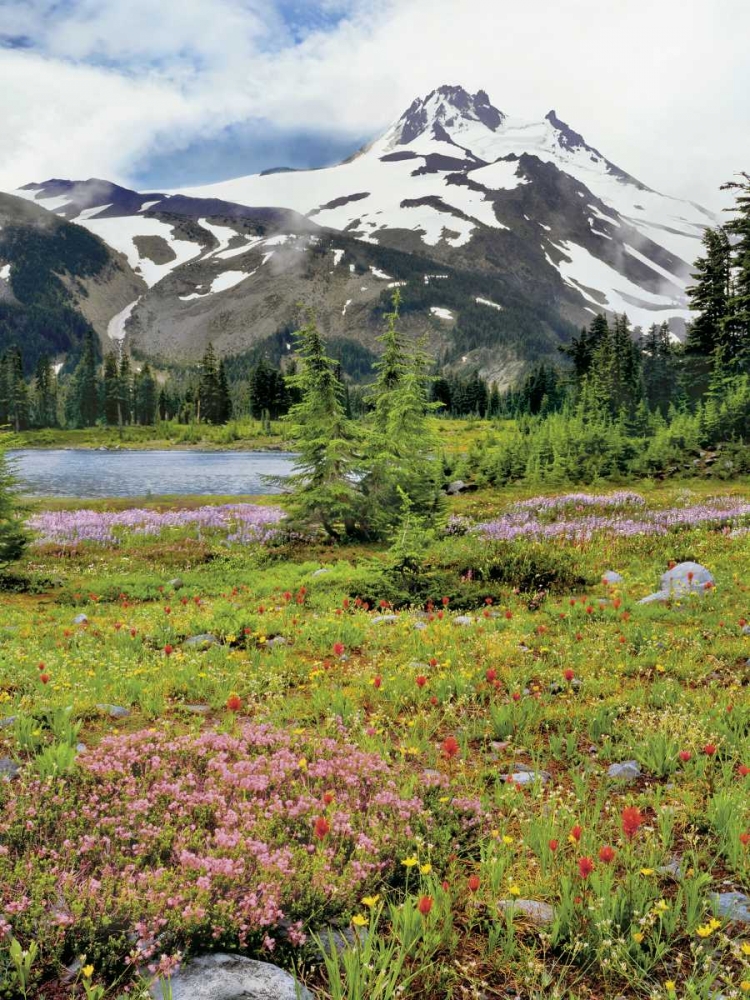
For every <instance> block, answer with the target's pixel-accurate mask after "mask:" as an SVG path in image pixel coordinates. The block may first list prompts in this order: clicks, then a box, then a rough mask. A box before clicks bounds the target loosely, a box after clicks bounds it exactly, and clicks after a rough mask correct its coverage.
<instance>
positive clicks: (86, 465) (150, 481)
mask: <svg viewBox="0 0 750 1000" xmlns="http://www.w3.org/2000/svg"><path fill="white" fill-rule="evenodd" d="M8 457H9V458H10V459H11V463H12V467H13V469H14V472H15V475H16V477H17V478H18V479H19V480H20V483H21V487H22V490H23V492H24V493H25V494H26V495H28V496H35V497H76V498H83V499H85V498H89V497H145V496H149V495H152V496H162V495H164V494H172V493H173V494H179V495H184V494H190V493H194V494H198V495H200V496H216V495H224V494H228V495H240V494H253V493H278V492H280V487H278V486H274V485H270V484H269V483H268V482H266V481H265V480H264V478H263V477H264V476H285V475H287V474H288V473H289V472H290V471H291V468H292V464H293V462H294V455H293V454H290V453H288V452H279V451H177V450H174V451H125V450H123V451H95V450H92V449H88V450H87V449H83V448H81V449H72V448H70V449H56V450H36V449H28V450H22V451H11V452H8Z"/></svg>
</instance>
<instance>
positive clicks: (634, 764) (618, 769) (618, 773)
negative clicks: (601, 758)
mask: <svg viewBox="0 0 750 1000" xmlns="http://www.w3.org/2000/svg"><path fill="white" fill-rule="evenodd" d="M640 776H641V765H640V764H639V763H638V761H637V760H624V761H622V763H621V764H611V765H610V766H609V768H607V777H608V778H613V779H614V780H615V781H636V780H637V779H638V778H640Z"/></svg>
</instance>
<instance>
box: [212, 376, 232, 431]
mask: <svg viewBox="0 0 750 1000" xmlns="http://www.w3.org/2000/svg"><path fill="white" fill-rule="evenodd" d="M231 416H232V397H231V395H230V394H229V382H228V380H227V372H226V368H225V367H224V362H223V361H220V362H219V371H218V374H217V378H216V421H215V422H216V423H217V424H225V423H226V422H227V421H228V420H229V419H230V417H231Z"/></svg>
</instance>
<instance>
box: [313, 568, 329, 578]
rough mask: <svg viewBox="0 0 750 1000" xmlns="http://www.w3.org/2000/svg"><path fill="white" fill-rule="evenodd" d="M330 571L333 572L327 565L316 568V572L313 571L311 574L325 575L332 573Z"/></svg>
mask: <svg viewBox="0 0 750 1000" xmlns="http://www.w3.org/2000/svg"><path fill="white" fill-rule="evenodd" d="M330 572H331V571H330V569H327V568H326V567H325V566H322V567H321V568H320V569H316V570H315V572H314V573H312V574H311V575H312V576H325V575H326V573H330Z"/></svg>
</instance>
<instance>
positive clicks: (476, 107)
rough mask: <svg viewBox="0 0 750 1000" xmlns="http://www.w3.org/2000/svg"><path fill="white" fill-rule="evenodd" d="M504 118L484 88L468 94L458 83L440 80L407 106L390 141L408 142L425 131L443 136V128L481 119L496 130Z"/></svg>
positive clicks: (436, 135)
mask: <svg viewBox="0 0 750 1000" xmlns="http://www.w3.org/2000/svg"><path fill="white" fill-rule="evenodd" d="M504 120H505V115H504V114H503V113H502V111H498V109H497V108H496V107H494V105H493V104H492V103H491V102H490V99H489V96H488V95H487V92H486V91H484V90H478V91H477V92H476V94H471V93H469V91H468V90H465V89H464V88H463V87H461V86H452V85H450V84H443V85H442V86H441V87H438V88H437V89H436V90H432V91H430V93H429V94H427V96H426V97H418V98H417V99H416V100H415V101H413V103H412V104H411V106H410V107H409V108H407V110H406V111H405V112H404V113H403V115H402V116H401V117H400V118H399V120H398V122H397V123H396V125H395V126H394V128H393V133H394V143H393V144H394V145H398V146H407V145H408V144H409V143H411V142H413V141H414V140H415V139H416V138H418V137H419V136H421V135H425V134H427V135H429V137H430V138H437V139H442V138H443V137H444V135H445V131H446V130H450V129H453V128H455V127H456V126H461V125H462V124H464V125H465V124H466V123H475V122H476V123H480V124H482V125H484V126H485V128H487V129H489V130H490V131H491V132H495V131H497V129H498V128H499V127H500V126H501V125H502V123H503V121H504Z"/></svg>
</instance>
